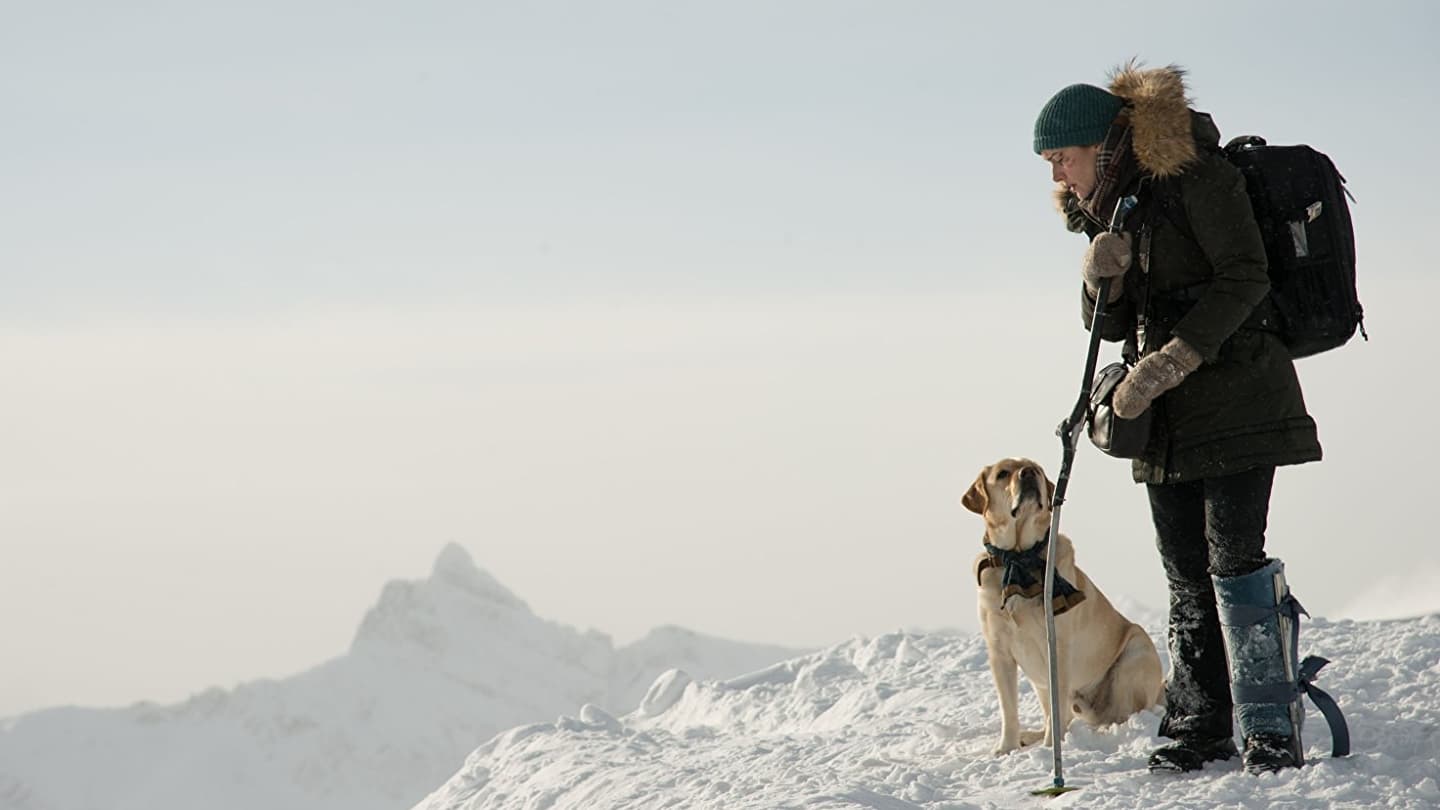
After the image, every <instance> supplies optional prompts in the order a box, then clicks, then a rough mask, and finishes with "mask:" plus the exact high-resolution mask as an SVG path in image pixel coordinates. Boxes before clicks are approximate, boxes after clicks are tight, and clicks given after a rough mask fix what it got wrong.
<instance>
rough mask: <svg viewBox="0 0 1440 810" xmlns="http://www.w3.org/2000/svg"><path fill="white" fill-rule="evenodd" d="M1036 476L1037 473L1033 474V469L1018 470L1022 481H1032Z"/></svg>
mask: <svg viewBox="0 0 1440 810" xmlns="http://www.w3.org/2000/svg"><path fill="white" fill-rule="evenodd" d="M1036 474H1037V473H1036V472H1035V468H1034V467H1025V468H1023V469H1021V470H1020V478H1021V479H1022V480H1027V481H1028V480H1032V479H1034V478H1035V476H1036Z"/></svg>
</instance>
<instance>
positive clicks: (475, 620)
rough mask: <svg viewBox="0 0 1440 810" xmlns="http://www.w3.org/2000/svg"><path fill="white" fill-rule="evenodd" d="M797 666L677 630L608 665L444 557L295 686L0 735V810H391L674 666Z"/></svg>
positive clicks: (13, 724) (218, 692) (81, 716)
mask: <svg viewBox="0 0 1440 810" xmlns="http://www.w3.org/2000/svg"><path fill="white" fill-rule="evenodd" d="M799 652H800V651H799V650H792V649H785V648H780V647H771V646H762V645H751V644H740V643H736V642H730V641H724V640H722V639H715V638H708V637H705V636H701V635H699V634H696V633H693V632H690V631H687V630H683V629H680V628H676V627H666V628H661V629H659V630H656V631H654V632H652V633H651V634H650V635H648V636H646V637H645V638H643V639H641V640H640V641H637V642H635V643H634V644H631V645H627V646H625V647H623V648H620V649H618V650H617V649H616V648H615V647H614V646H613V645H612V643H611V641H610V639H609V637H608V636H605V635H603V634H600V633H596V632H588V633H582V632H580V631H577V630H575V629H573V628H570V627H565V626H562V625H558V624H555V623H552V622H548V621H546V620H544V619H541V618H539V617H537V616H536V615H535V614H534V613H532V612H531V611H530V609H529V608H528V607H527V606H526V604H525V603H524V602H523V601H521V600H520V599H519V598H517V597H516V596H515V595H514V594H512V593H511V592H510V591H508V590H506V589H505V588H504V586H502V585H501V584H500V583H498V582H496V581H495V580H494V579H493V578H492V577H490V576H489V575H488V574H486V573H485V572H483V571H481V570H480V569H478V568H476V567H475V565H474V563H473V562H472V561H471V559H470V557H469V555H468V554H466V552H465V551H464V550H463V549H461V548H460V547H459V546H455V545H451V546H448V547H446V548H445V550H444V551H442V552H441V554H440V556H439V558H438V559H437V561H436V563H435V568H434V571H433V572H432V574H431V576H430V577H429V578H428V579H426V580H423V581H413V582H411V581H395V582H391V583H389V584H388V585H386V586H385V588H384V590H383V592H382V594H381V597H380V600H379V602H378V603H377V604H376V605H375V607H374V608H372V609H371V610H370V611H369V613H368V614H367V615H366V616H365V618H364V621H363V622H362V623H361V625H360V629H359V631H358V632H357V633H356V636H355V639H354V642H353V643H352V645H351V648H350V650H349V652H348V653H346V654H345V655H342V656H340V657H338V658H335V659H332V660H330V661H328V662H326V663H323V664H321V665H320V666H318V667H315V668H314V669H311V670H309V671H306V672H303V673H301V674H299V675H296V676H294V677H291V678H285V679H281V680H265V681H256V682H253V683H247V684H244V685H242V686H240V687H238V688H236V689H234V690H228V691H227V690H222V689H210V690H208V691H205V692H202V693H200V694H198V695H196V696H195V697H193V698H191V699H190V700H188V701H185V702H184V703H182V704H179V705H173V706H159V705H155V704H139V705H136V706H132V707H129V708H124V709H80V708H58V709H49V710H45V711H40V712H34V713H31V714H26V715H21V716H19V717H15V718H10V719H8V720H0V809H3V810H97V809H101V808H103V810H194V808H205V810H229V809H230V808H233V809H234V810H262V809H263V810H290V809H291V808H293V810H302V809H303V810H398V809H399V808H404V807H409V806H410V805H412V804H414V803H415V802H416V801H419V800H420V799H421V798H422V797H424V796H425V795H426V794H427V793H429V792H430V791H432V790H434V789H435V787H436V786H437V785H439V784H441V783H442V782H444V780H445V779H446V778H447V777H449V776H450V775H451V774H453V773H454V772H455V769H456V768H458V767H459V766H460V764H461V763H462V762H464V759H465V755H466V754H467V753H468V752H469V751H471V750H473V749H474V748H475V746H476V745H478V744H480V743H481V742H483V741H485V740H486V739H489V738H490V737H492V736H493V735H494V734H496V733H497V732H500V731H503V730H504V729H507V728H510V727H512V726H515V725H518V724H521V723H528V722H533V721H535V720H537V719H541V718H546V717H554V716H555V715H557V714H559V713H561V712H565V711H573V710H574V709H575V708H576V707H578V706H580V705H581V704H585V703H597V704H599V705H603V706H606V707H609V708H610V709H611V710H612V711H617V712H619V711H628V710H630V709H633V708H634V707H635V706H636V705H638V704H639V702H640V699H641V697H643V696H644V694H645V689H646V688H647V687H648V686H649V685H650V683H651V682H652V681H653V680H655V678H656V676H658V675H660V674H661V673H662V672H664V671H665V670H666V669H668V668H671V667H683V668H685V669H687V670H689V671H697V672H703V673H705V675H704V677H715V678H724V677H729V676H733V675H737V674H740V673H744V672H747V671H751V670H754V669H757V668H760V667H763V666H766V665H769V664H771V663H773V662H775V661H777V660H782V659H785V658H789V657H790V656H792V655H795V654H797V653H799ZM97 666H103V663H102V662H97Z"/></svg>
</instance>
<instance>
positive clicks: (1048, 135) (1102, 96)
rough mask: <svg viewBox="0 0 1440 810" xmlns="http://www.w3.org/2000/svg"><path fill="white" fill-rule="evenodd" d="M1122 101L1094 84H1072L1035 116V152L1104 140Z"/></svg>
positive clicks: (1051, 99) (1123, 102) (1122, 103)
mask: <svg viewBox="0 0 1440 810" xmlns="http://www.w3.org/2000/svg"><path fill="white" fill-rule="evenodd" d="M1124 106H1125V101H1124V100H1123V99H1121V98H1120V97H1119V96H1117V95H1114V94H1113V93H1107V92H1106V91H1104V90H1101V89H1100V88H1098V87H1096V86H1095V85H1093V84H1072V85H1070V86H1069V87H1067V88H1065V89H1064V90H1061V91H1060V92H1058V93H1056V94H1055V95H1054V96H1051V98H1050V100H1049V101H1047V102H1045V106H1044V107H1042V108H1040V115H1039V117H1037V118H1036V119H1035V154H1037V155H1038V154H1040V153H1041V152H1042V151H1044V150H1046V149H1064V148H1065V147H1067V146H1089V145H1090V144H1092V143H1100V142H1101V141H1103V140H1105V133H1107V132H1109V131H1110V124H1111V122H1113V121H1114V120H1115V116H1116V115H1117V114H1118V113H1119V112H1120V108H1121V107H1124Z"/></svg>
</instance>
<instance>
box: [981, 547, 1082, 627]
mask: <svg viewBox="0 0 1440 810" xmlns="http://www.w3.org/2000/svg"><path fill="white" fill-rule="evenodd" d="M1049 545H1050V538H1049V537H1048V536H1047V537H1046V538H1045V539H1044V540H1041V541H1040V542H1038V543H1036V544H1035V545H1033V546H1031V547H1030V548H1027V549H1025V550H1024V551H1012V550H1009V549H1003V548H996V547H995V546H992V545H990V544H989V543H986V544H985V553H986V554H987V555H988V556H986V557H984V558H983V559H981V560H980V563H979V564H978V565H976V566H975V584H976V585H977V586H978V585H979V584H980V575H981V574H982V573H984V571H985V569H987V568H1002V569H1004V570H1003V573H1002V575H1001V578H1000V603H1001V604H1002V605H1003V604H1006V603H1007V602H1009V600H1010V597H1012V596H1018V597H1020V598H1021V599H1033V598H1035V597H1038V596H1040V595H1041V594H1043V593H1044V591H1045V584H1044V582H1045V560H1046V556H1045V549H1046V548H1048V547H1049ZM1083 601H1085V592H1084V591H1081V590H1078V589H1077V588H1076V587H1075V586H1074V585H1071V584H1070V582H1069V581H1068V580H1066V579H1065V577H1063V576H1061V575H1060V572H1059V571H1056V572H1055V592H1054V593H1053V594H1052V595H1051V603H1052V604H1053V605H1054V607H1055V615H1056V616H1059V615H1060V614H1061V613H1064V612H1065V611H1067V610H1069V609H1070V608H1072V607H1075V606H1076V605H1078V604H1080V603H1081V602H1083Z"/></svg>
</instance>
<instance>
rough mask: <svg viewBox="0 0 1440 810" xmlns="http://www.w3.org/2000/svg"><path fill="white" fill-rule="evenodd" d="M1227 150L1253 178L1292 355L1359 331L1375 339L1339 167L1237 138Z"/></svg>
mask: <svg viewBox="0 0 1440 810" xmlns="http://www.w3.org/2000/svg"><path fill="white" fill-rule="evenodd" d="M1224 151H1225V157H1226V158H1227V159H1229V161H1230V162H1231V163H1232V164H1234V165H1235V166H1236V167H1237V168H1239V169H1240V171H1241V173H1242V174H1244V175H1245V186H1246V191H1248V192H1249V195H1250V206H1251V208H1253V209H1254V210H1255V220H1256V222H1258V223H1259V225H1260V236H1261V238H1262V239H1263V240H1264V242H1265V256H1266V258H1267V259H1268V260H1269V263H1270V300H1271V301H1272V303H1273V304H1274V306H1275V313H1276V315H1277V318H1278V321H1279V323H1278V324H1277V326H1278V329H1279V332H1280V338H1281V340H1283V341H1284V342H1285V345H1286V347H1287V348H1289V350H1290V354H1291V356H1292V357H1308V356H1310V355H1312V354H1319V353H1320V352H1323V351H1328V350H1330V349H1333V348H1335V347H1337V346H1342V345H1344V344H1345V343H1346V342H1348V341H1349V340H1350V338H1352V337H1354V335H1355V331H1356V330H1357V329H1358V330H1359V331H1360V334H1361V335H1362V336H1364V338H1365V339H1366V340H1369V339H1370V336H1369V335H1367V334H1365V323H1364V318H1365V315H1364V310H1363V309H1362V308H1361V306H1360V297H1359V295H1358V293H1357V292H1356V289H1355V231H1354V228H1353V227H1352V226H1351V224H1350V206H1349V205H1347V204H1346V199H1345V198H1346V197H1348V196H1349V195H1350V192H1349V190H1348V189H1346V188H1345V178H1344V177H1343V176H1341V174H1340V172H1339V171H1337V170H1336V169H1335V164H1334V163H1332V162H1331V161H1330V158H1328V157H1326V156H1325V155H1323V154H1321V153H1320V152H1317V151H1315V150H1314V149H1311V148H1310V147H1308V146H1268V145H1266V143H1265V139H1264V138H1260V137H1258V136H1255V135H1244V136H1241V137H1238V138H1234V139H1232V140H1231V141H1230V142H1229V143H1227V144H1226V145H1225V150H1224ZM1351 199H1353V197H1352V198H1351Z"/></svg>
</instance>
